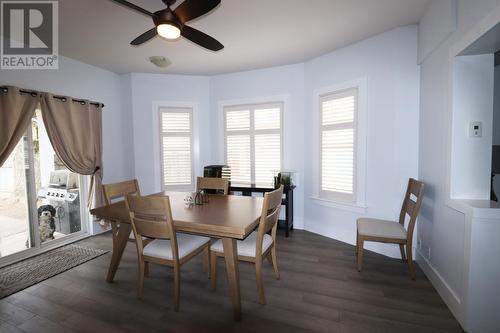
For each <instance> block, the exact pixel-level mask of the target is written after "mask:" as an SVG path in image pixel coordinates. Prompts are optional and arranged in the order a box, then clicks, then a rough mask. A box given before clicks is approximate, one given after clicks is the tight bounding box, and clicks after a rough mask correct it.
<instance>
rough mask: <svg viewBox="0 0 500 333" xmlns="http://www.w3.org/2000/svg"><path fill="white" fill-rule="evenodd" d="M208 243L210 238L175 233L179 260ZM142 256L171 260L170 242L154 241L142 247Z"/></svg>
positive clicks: (163, 240)
mask: <svg viewBox="0 0 500 333" xmlns="http://www.w3.org/2000/svg"><path fill="white" fill-rule="evenodd" d="M209 242H210V238H208V237H203V236H195V235H188V234H181V233H177V248H178V253H179V260H180V259H182V258H184V257H185V256H187V255H189V254H190V253H192V252H193V251H195V250H197V249H199V248H200V247H201V246H203V245H205V244H207V243H209ZM142 253H143V255H145V256H148V257H154V258H161V259H166V260H172V259H173V256H172V246H171V245H170V240H167V239H155V240H154V241H152V242H151V243H149V244H148V245H146V246H145V247H144V250H143V251H142Z"/></svg>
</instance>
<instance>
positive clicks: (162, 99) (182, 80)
mask: <svg viewBox="0 0 500 333" xmlns="http://www.w3.org/2000/svg"><path fill="white" fill-rule="evenodd" d="M125 79H126V80H127V81H128V82H127V83H125V84H128V85H130V91H131V94H130V96H131V105H132V113H133V117H132V118H133V123H134V127H133V152H134V160H135V176H136V177H137V179H138V180H139V183H140V184H141V192H143V193H146V194H147V193H155V192H159V191H160V190H161V174H160V157H159V154H160V149H159V136H158V135H155V133H157V129H158V126H159V125H158V122H157V121H158V116H157V115H158V110H157V109H155V110H153V104H155V103H164V104H165V105H169V104H172V103H174V104H176V103H192V104H193V105H194V106H195V107H197V108H196V110H195V113H194V115H193V127H194V133H196V135H197V136H198V137H195V138H194V139H195V140H194V141H195V147H194V159H195V170H194V171H195V176H200V175H202V174H203V166H204V165H207V164H210V162H211V151H212V147H211V140H210V133H211V132H210V124H211V118H210V110H209V107H210V87H209V83H210V79H209V78H208V77H203V76H187V75H162V74H137V73H132V74H130V75H127V76H126V78H125ZM155 140H156V141H155Z"/></svg>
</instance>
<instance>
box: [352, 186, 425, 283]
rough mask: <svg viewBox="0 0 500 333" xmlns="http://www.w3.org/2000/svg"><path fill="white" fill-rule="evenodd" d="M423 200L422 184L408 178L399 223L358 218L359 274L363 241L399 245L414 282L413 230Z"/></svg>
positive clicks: (357, 249) (402, 257)
mask: <svg viewBox="0 0 500 333" xmlns="http://www.w3.org/2000/svg"><path fill="white" fill-rule="evenodd" d="M423 198H424V183H422V182H419V181H417V180H415V179H413V178H410V180H409V181H408V187H407V190H406V195H405V198H404V201H403V206H402V207H401V212H400V214H399V223H398V222H394V221H387V220H379V219H373V218H359V219H358V220H357V229H358V230H357V237H356V252H357V261H358V263H357V264H358V271H360V272H361V269H362V266H363V244H364V242H365V241H370V242H382V243H392V244H398V245H399V250H400V251H401V259H403V261H405V260H407V261H408V268H409V270H410V276H411V278H412V279H413V280H415V266H414V264H413V253H412V252H413V251H412V243H413V230H414V228H415V224H416V222H417V216H418V212H419V210H420V206H421V205H422V200H423ZM407 215H408V216H409V217H410V220H409V222H408V226H407V228H405V221H406V216H407ZM405 246H406V255H405Z"/></svg>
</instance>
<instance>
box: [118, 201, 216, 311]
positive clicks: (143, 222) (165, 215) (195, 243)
mask: <svg viewBox="0 0 500 333" xmlns="http://www.w3.org/2000/svg"><path fill="white" fill-rule="evenodd" d="M126 203H127V208H128V211H129V214H130V221H131V222H132V229H133V231H134V234H135V236H136V245H137V255H138V259H139V260H138V261H139V270H138V274H139V276H138V283H137V298H139V299H141V298H142V295H143V289H144V275H145V274H144V273H145V272H144V270H145V269H144V267H145V263H152V264H158V265H163V266H168V267H172V268H173V270H174V309H175V311H179V303H180V288H181V280H180V279H181V272H180V268H181V266H182V265H183V264H184V263H186V262H187V261H189V260H190V259H191V258H193V257H194V256H196V255H198V254H199V253H201V252H203V253H204V256H205V257H206V260H207V261H208V260H210V256H209V245H210V238H208V237H203V236H195V235H190V234H183V233H177V232H176V230H175V224H174V221H173V219H172V211H171V209H170V200H169V197H167V196H152V197H138V196H133V195H128V196H127V201H126ZM143 237H147V238H149V239H152V241H150V242H148V243H147V245H144V242H143Z"/></svg>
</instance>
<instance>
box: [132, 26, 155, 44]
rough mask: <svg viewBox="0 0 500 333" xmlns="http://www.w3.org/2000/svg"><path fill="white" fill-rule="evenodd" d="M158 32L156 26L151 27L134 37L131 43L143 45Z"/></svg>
mask: <svg viewBox="0 0 500 333" xmlns="http://www.w3.org/2000/svg"><path fill="white" fill-rule="evenodd" d="M157 34H158V33H157V32H156V27H154V28H153V29H150V30H148V31H146V32H145V33H143V34H142V35H140V36H139V37H137V38H136V39H134V40H133V41H131V42H130V45H141V44H142V43H145V42H147V41H148V40H150V39H151V38H153V37H155V36H156V35H157Z"/></svg>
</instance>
